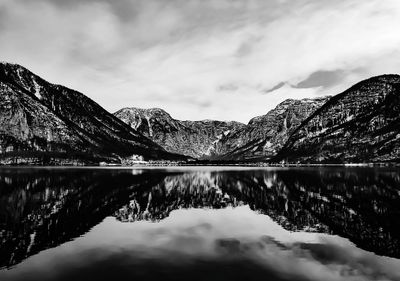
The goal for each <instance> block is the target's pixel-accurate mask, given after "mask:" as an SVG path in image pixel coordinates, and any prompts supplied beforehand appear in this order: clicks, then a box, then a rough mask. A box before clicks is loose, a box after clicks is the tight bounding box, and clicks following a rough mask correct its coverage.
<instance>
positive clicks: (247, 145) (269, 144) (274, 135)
mask: <svg viewBox="0 0 400 281" xmlns="http://www.w3.org/2000/svg"><path fill="white" fill-rule="evenodd" d="M328 99H329V97H321V98H314V99H301V100H295V99H287V100H285V101H283V102H282V103H280V104H278V105H277V106H276V107H275V108H274V109H272V110H271V111H269V112H268V113H267V114H265V115H262V116H258V117H254V118H253V119H251V120H250V122H249V123H248V124H247V125H246V126H242V127H240V128H237V129H235V130H232V131H230V132H229V133H228V134H225V135H224V136H223V137H222V138H220V139H219V140H218V141H217V142H216V143H215V144H214V147H213V153H214V157H215V158H216V159H221V160H256V159H262V160H264V159H265V158H267V159H268V158H271V157H273V156H275V155H276V154H277V153H278V151H279V150H280V149H281V148H282V147H283V145H284V144H285V142H286V141H287V139H288V138H289V136H290V135H291V134H292V132H293V131H294V130H295V129H296V128H297V127H298V126H299V125H300V124H301V122H302V121H304V120H305V119H306V118H307V117H308V116H309V115H310V114H311V113H313V112H314V111H315V110H317V109H318V108H319V107H321V106H322V105H323V104H324V103H325V102H326V101H327V100H328Z"/></svg>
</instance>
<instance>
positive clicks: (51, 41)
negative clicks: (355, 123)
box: [0, 0, 400, 123]
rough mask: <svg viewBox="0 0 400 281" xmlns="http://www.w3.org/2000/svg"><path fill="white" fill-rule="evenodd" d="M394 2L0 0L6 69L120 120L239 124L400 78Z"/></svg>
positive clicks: (399, 11) (398, 5)
mask: <svg viewBox="0 0 400 281" xmlns="http://www.w3.org/2000/svg"><path fill="white" fill-rule="evenodd" d="M399 30H400V1H398V0H385V1H382V0H336V1H331V0H0V60H1V61H7V62H11V63H18V64H21V65H23V66H25V67H27V68H28V69H30V70H31V71H33V72H34V73H36V74H38V75H40V76H41V77H42V78H44V79H45V80H47V81H49V82H52V83H56V84H62V85H64V86H67V87H70V88H73V89H75V90H78V91H80V92H82V93H84V94H85V95H87V96H89V97H90V98H92V99H93V100H95V101H96V102H98V103H99V104H100V105H101V106H103V107H104V108H106V109H107V110H109V111H110V112H115V111H117V110H118V109H120V108H123V107H142V108H152V107H159V108H163V109H165V110H166V111H168V112H169V113H170V114H171V115H172V117H174V118H176V119H182V120H201V119H218V120H237V121H241V122H244V123H247V122H248V121H249V119H250V118H252V117H254V116H258V115H263V114H266V113H267V112H268V111H269V110H271V109H272V108H274V107H275V106H276V105H277V104H278V103H279V102H282V101H283V100H285V99H288V98H293V99H301V98H312V97H318V96H325V95H335V94H338V93H340V92H341V91H344V90H345V89H347V88H348V87H350V86H351V85H353V84H355V83H357V82H359V81H360V80H363V79H366V78H369V77H371V76H375V75H380V74H385V73H400V31H399Z"/></svg>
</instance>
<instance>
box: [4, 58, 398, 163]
mask: <svg viewBox="0 0 400 281" xmlns="http://www.w3.org/2000/svg"><path fill="white" fill-rule="evenodd" d="M332 94H334V93H332ZM196 160H204V161H206V160H212V161H215V162H217V163H218V161H221V163H223V161H233V162H235V161H237V162H286V163H287V162H288V163H322V164H323V163H360V162H363V163H365V162H379V163H382V162H385V163H387V162H395V163H398V162H399V160H400V76H399V75H381V76H377V77H372V78H370V79H367V80H364V81H361V82H359V83H357V84H356V85H354V86H353V87H351V88H350V89H348V90H346V91H344V92H343V93H340V94H337V95H333V96H331V97H319V98H315V99H302V100H295V99H288V100H285V101H283V102H282V103H280V104H278V105H277V106H276V107H275V108H274V109H272V110H271V111H269V112H266V114H265V115H262V116H258V117H254V118H253V119H251V120H250V121H249V123H248V124H242V123H239V122H236V121H216V120H202V121H183V120H176V119H174V118H173V117H171V115H170V114H168V113H167V112H165V111H164V110H162V109H159V108H153V109H140V108H135V107H126V108H123V109H121V110H119V111H117V112H115V113H114V114H111V113H109V112H107V111H106V110H105V109H104V108H102V107H101V106H100V105H99V104H97V103H96V102H95V101H93V100H91V99H89V98H88V97H86V96H85V95H84V94H82V93H79V92H77V91H75V90H71V89H68V88H66V87H63V86H60V85H55V84H51V83H49V82H47V81H45V80H44V79H42V78H40V77H39V76H37V75H35V74H34V73H32V72H31V71H29V70H27V69H26V68H24V67H22V66H20V65H17V64H10V63H0V163H1V164H10V165H12V164H37V165H98V164H99V163H114V164H123V165H130V164H134V163H144V161H147V162H148V161H150V163H151V161H158V162H160V161H163V163H167V162H172V163H176V162H183V163H184V162H187V161H191V162H193V161H196Z"/></svg>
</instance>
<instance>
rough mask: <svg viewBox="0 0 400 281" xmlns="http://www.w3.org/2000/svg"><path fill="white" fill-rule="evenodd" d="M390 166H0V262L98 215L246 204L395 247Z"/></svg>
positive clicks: (155, 215) (378, 247) (397, 230)
mask: <svg viewBox="0 0 400 281" xmlns="http://www.w3.org/2000/svg"><path fill="white" fill-rule="evenodd" d="M399 183H400V174H399V173H398V172H396V171H390V170H373V169H280V170H257V171H252V170H248V171H221V172H179V173H178V172H174V173H170V172H166V171H160V170H159V171H157V172H155V171H142V172H140V173H138V172H135V173H132V171H130V170H88V169H85V170H82V169H80V170H40V171H39V170H35V171H30V170H15V169H10V170H0V231H1V232H0V238H1V240H0V242H1V245H0V266H10V265H13V264H16V263H18V262H20V261H21V260H23V259H24V258H26V257H27V256H30V255H32V254H34V253H37V252H39V251H41V250H43V249H45V248H49V247H54V246H57V245H59V244H61V243H63V242H65V241H68V240H71V239H73V238H75V237H77V236H79V235H82V234H84V233H85V232H87V231H88V230H89V229H90V228H91V227H93V226H94V225H96V224H98V223H99V222H100V221H101V220H102V219H103V218H104V217H106V216H109V215H114V216H116V217H117V218H118V219H119V220H121V221H135V220H142V219H146V220H153V221H157V220H160V219H163V218H165V217H166V216H168V215H169V213H170V212H171V211H172V210H175V209H179V208H191V207H193V208H223V207H226V206H237V205H241V204H248V205H250V207H251V208H252V209H253V210H257V211H259V212H262V213H265V214H268V215H269V216H271V217H272V218H274V219H275V220H276V221H278V222H279V223H281V224H282V225H283V226H285V227H286V228H287V229H290V230H306V231H324V232H330V233H335V234H338V235H340V236H343V237H347V238H349V239H350V240H352V241H353V242H355V243H356V244H357V245H359V246H360V247H361V248H364V249H367V250H371V251H374V252H376V253H378V254H384V255H389V256H395V257H400V221H399V220H398V218H399V215H400V204H399V198H400V184H399Z"/></svg>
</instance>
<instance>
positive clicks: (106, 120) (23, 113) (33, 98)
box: [0, 63, 184, 164]
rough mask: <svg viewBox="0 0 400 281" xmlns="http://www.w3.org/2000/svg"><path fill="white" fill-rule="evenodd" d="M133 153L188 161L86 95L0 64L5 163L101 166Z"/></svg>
mask: <svg viewBox="0 0 400 281" xmlns="http://www.w3.org/2000/svg"><path fill="white" fill-rule="evenodd" d="M132 155H140V156H143V157H144V158H145V159H184V158H183V157H180V156H178V155H172V154H170V153H167V152H166V151H164V150H163V149H162V148H161V147H160V146H158V145H157V144H155V143H153V142H152V141H151V140H149V139H148V138H146V137H144V136H142V135H141V134H140V133H138V132H137V131H136V130H134V129H132V128H131V127H129V126H127V125H126V124H125V123H123V122H121V120H119V119H118V118H116V117H115V116H113V115H112V114H110V113H108V112H107V111H106V110H105V109H103V108H102V107H101V106H100V105H98V104H97V103H96V102H94V101H93V100H91V99H89V98H88V97H86V96H85V95H83V94H81V93H79V92H77V91H74V90H71V89H68V88H66V87H63V86H60V85H55V84H51V83H48V82H46V81H45V80H43V79H42V78H40V77H38V76H37V75H35V74H33V73H32V72H30V71H29V70H27V69H25V68H24V67H22V66H20V65H16V64H8V63H0V156H1V158H2V159H3V158H7V159H10V157H11V159H19V160H21V159H22V161H23V159H24V158H30V159H32V158H33V159H36V160H37V161H38V162H39V163H42V164H51V163H52V162H51V161H54V159H59V158H67V159H70V160H71V161H72V162H73V161H76V159H83V160H84V162H88V163H96V162H97V163H98V161H99V160H103V161H113V162H114V161H119V159H120V158H124V157H130V156H132ZM52 159H53V160H52ZM7 161H8V160H7ZM29 161H31V160H29Z"/></svg>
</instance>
